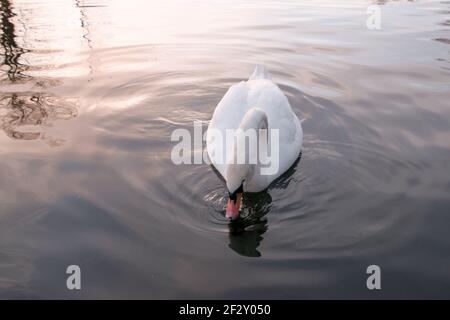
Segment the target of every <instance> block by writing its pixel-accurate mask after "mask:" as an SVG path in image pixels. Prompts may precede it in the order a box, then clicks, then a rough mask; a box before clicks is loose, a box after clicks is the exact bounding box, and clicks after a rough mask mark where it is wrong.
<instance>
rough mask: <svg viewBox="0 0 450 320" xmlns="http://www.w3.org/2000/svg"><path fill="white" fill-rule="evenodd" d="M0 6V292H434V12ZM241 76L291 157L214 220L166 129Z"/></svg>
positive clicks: (441, 83) (303, 5)
mask: <svg viewBox="0 0 450 320" xmlns="http://www.w3.org/2000/svg"><path fill="white" fill-rule="evenodd" d="M0 4H1V9H0V14H1V17H0V18H1V31H0V52H1V56H0V57H1V60H2V62H1V68H0V70H1V73H0V297H1V298H14V297H15V298H157V299H166V298H175V299H178V298H193V299H196V298H208V299H211V298H229V299H243V298H450V233H449V228H450V197H449V196H450V2H449V1H425V0H424V1H392V2H391V1H378V2H371V1H351V0H348V1H312V0H311V1H281V0H280V1H274V0H272V1H259V0H258V1H256V0H255V1H246V2H245V3H244V2H243V1H229V0H227V1H225V0H223V1H189V2H185V1H181V0H180V1H144V0H141V1H138V0H136V1H113V0H92V1H82V0H78V1H75V0H73V1H70V0H64V1H62V0H38V1H31V0H1V1H0ZM371 5H377V6H378V8H379V9H380V17H381V21H380V27H381V29H375V30H373V28H368V27H367V25H366V20H367V19H368V17H369V15H368V14H367V12H366V10H367V8H368V7H369V6H371ZM258 63H262V64H265V65H266V67H267V68H268V70H269V71H270V73H271V74H272V78H273V80H274V81H275V82H276V83H277V84H278V85H279V86H280V88H281V89H282V90H283V92H284V93H285V94H286V95H287V97H288V99H289V101H290V103H291V105H292V108H293V109H294V111H295V113H296V114H297V116H298V117H299V118H300V119H305V121H304V122H303V130H304V134H305V136H304V147H303V152H302V156H301V159H300V161H298V162H297V163H296V164H295V166H294V167H293V168H291V170H290V171H289V172H287V174H285V175H284V176H283V177H282V179H280V180H278V181H276V182H275V183H274V184H273V185H271V187H270V188H269V190H268V191H267V192H263V193H261V194H256V195H247V196H246V197H245V200H244V205H245V212H244V213H245V214H244V218H243V220H242V221H241V222H240V223H238V224H232V225H229V224H228V222H227V221H226V220H225V218H224V207H225V202H226V199H227V193H226V189H225V187H224V185H223V183H222V181H221V180H220V179H219V178H218V176H217V175H216V173H215V172H214V171H213V169H212V168H211V167H210V166H209V165H207V164H200V165H179V166H177V165H175V164H173V163H172V161H171V158H170V154H171V150H172V147H173V146H174V145H175V144H174V143H173V142H171V141H170V136H171V133H172V132H173V130H175V129H177V128H185V129H188V130H189V131H191V132H192V131H193V123H194V121H195V120H200V121H205V122H206V121H208V120H209V119H210V118H211V115H212V112H213V110H214V108H215V106H216V104H217V103H218V102H219V101H220V99H221V97H222V96H223V95H224V94H225V92H226V91H227V89H228V87H229V86H230V85H232V84H233V83H236V82H238V81H241V80H245V79H246V78H248V76H249V75H250V73H251V72H252V70H253V69H254V67H255V65H256V64H258ZM205 129H206V124H205ZM195 151H196V152H201V150H195ZM72 264H75V265H79V266H80V268H81V272H82V289H81V290H79V291H77V290H73V291H70V290H68V289H67V288H66V278H67V277H68V275H67V274H66V268H67V266H69V265H72ZM372 264H375V265H378V266H380V268H381V274H382V277H381V285H382V289H381V290H378V291H377V290H375V291H370V290H368V289H367V287H366V279H367V277H368V275H367V274H366V268H367V267H368V266H369V265H372Z"/></svg>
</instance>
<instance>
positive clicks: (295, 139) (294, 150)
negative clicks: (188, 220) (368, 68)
mask: <svg viewBox="0 0 450 320" xmlns="http://www.w3.org/2000/svg"><path fill="white" fill-rule="evenodd" d="M228 129H231V130H236V129H242V130H243V131H246V130H248V129H253V130H254V132H256V133H257V140H256V143H255V140H253V144H256V145H257V146H258V150H261V151H258V152H262V153H263V154H264V152H267V151H268V153H269V154H270V153H275V151H276V149H277V147H278V148H279V149H278V154H271V158H272V160H273V161H276V160H278V162H277V163H276V165H277V166H276V168H275V170H272V172H269V173H267V172H265V173H264V172H262V170H261V169H262V168H264V167H267V162H263V159H262V158H263V157H261V156H258V157H257V162H256V163H255V162H251V161H249V156H246V161H245V163H240V164H237V162H238V161H237V157H239V154H240V153H242V152H243V149H242V147H241V146H242V144H240V143H242V141H244V145H246V144H245V141H247V143H252V142H251V141H250V142H249V140H248V138H247V140H245V138H244V137H243V136H242V135H241V136H239V135H236V136H234V138H233V139H230V140H231V141H229V140H228V139H227V140H226V143H225V142H224V141H223V140H222V141H221V139H218V137H223V138H224V137H226V136H227V131H228V132H230V130H228ZM259 129H267V130H266V131H264V130H259ZM272 129H278V133H279V139H277V140H278V141H275V138H276V135H275V136H272V135H271V134H270V133H271V132H272ZM275 131H276V130H275ZM267 132H268V133H269V134H267ZM218 133H219V134H218ZM264 134H265V135H266V138H265V137H264ZM262 138H264V139H262ZM224 139H225V138H224ZM243 139H244V140H243ZM206 141H207V152H208V155H209V158H210V160H211V163H212V164H213V165H214V167H215V168H216V169H217V171H219V173H220V174H221V175H222V177H223V178H224V179H225V181H226V185H227V189H228V192H229V197H230V199H229V200H228V204H227V209H226V217H227V218H231V219H236V218H237V217H238V216H239V208H240V204H241V197H242V193H243V191H245V192H259V191H262V190H264V189H266V188H267V187H268V186H269V185H270V183H271V182H272V181H273V180H275V179H276V178H278V177H279V176H280V175H282V174H283V173H284V172H285V171H286V170H287V169H289V168H290V167H291V166H292V164H293V163H294V162H295V160H296V159H297V158H298V156H299V154H300V151H301V148H302V142H303V131H302V126H301V123H300V121H299V119H298V118H297V116H296V115H295V113H294V112H293V111H292V108H291V106H290V104H289V101H288V99H287V98H286V96H285V95H284V94H283V92H282V91H281V90H280V88H278V86H277V85H276V84H275V83H273V82H272V81H271V80H270V76H269V74H268V73H267V71H266V70H265V68H264V67H263V66H257V67H256V69H255V71H254V72H253V74H252V75H251V76H250V78H249V79H248V81H242V82H240V83H237V84H235V85H233V86H231V87H230V89H229V90H228V92H227V93H226V94H225V95H224V97H223V98H222V100H221V101H220V102H219V104H218V105H217V107H216V109H215V110H214V114H213V116H212V119H211V122H210V124H209V127H208V131H207V137H206ZM275 143H276V144H277V145H274V144H275ZM273 146H275V147H273ZM253 147H255V146H253ZM252 150H253V151H252ZM244 152H248V154H253V153H254V149H252V146H249V145H246V147H245V149H244ZM252 152H253V153H252ZM277 156H278V158H277ZM264 159H265V160H267V158H264ZM264 164H266V165H264ZM269 171H270V170H269Z"/></svg>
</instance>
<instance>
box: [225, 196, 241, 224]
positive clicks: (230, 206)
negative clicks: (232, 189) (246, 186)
mask: <svg viewBox="0 0 450 320" xmlns="http://www.w3.org/2000/svg"><path fill="white" fill-rule="evenodd" d="M241 199H242V193H238V194H236V199H235V200H231V199H228V203H227V210H226V215H225V217H226V218H227V219H231V220H236V219H237V218H238V217H239V209H240V208H241Z"/></svg>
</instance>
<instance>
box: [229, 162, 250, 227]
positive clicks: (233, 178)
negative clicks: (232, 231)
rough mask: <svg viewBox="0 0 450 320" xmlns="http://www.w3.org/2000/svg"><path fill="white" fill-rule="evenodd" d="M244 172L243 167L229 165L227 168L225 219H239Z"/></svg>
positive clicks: (244, 168)
mask: <svg viewBox="0 0 450 320" xmlns="http://www.w3.org/2000/svg"><path fill="white" fill-rule="evenodd" d="M246 171H247V170H246V166H245V165H229V166H228V167H227V170H226V182H227V189H228V196H229V198H228V202H227V209H226V215H225V217H226V218H227V219H231V220H236V219H237V218H238V217H239V210H240V208H241V203H242V193H243V192H244V180H245V176H246Z"/></svg>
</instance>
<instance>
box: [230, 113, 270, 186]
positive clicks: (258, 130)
mask: <svg viewBox="0 0 450 320" xmlns="http://www.w3.org/2000/svg"><path fill="white" fill-rule="evenodd" d="M267 131H268V121H267V115H266V113H265V112H264V111H263V110H261V109H258V108H253V109H250V110H249V111H247V113H246V114H245V115H244V117H243V119H242V121H241V123H240V124H239V128H238V129H237V130H236V131H235V132H234V139H233V147H232V149H231V150H232V152H231V153H230V154H229V158H228V161H227V169H226V171H227V173H226V176H227V177H226V180H227V182H228V183H230V186H229V187H230V188H229V189H230V190H232V189H233V188H237V187H238V186H239V185H240V184H241V183H242V181H243V180H247V181H249V180H250V179H251V176H252V175H253V173H254V171H255V169H256V167H257V166H259V160H260V159H259V154H260V153H261V152H265V151H266V150H267V136H268V133H267ZM261 149H263V150H261Z"/></svg>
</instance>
